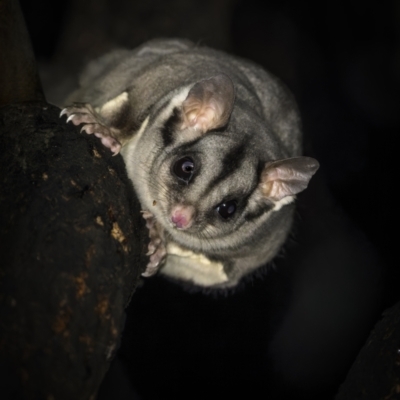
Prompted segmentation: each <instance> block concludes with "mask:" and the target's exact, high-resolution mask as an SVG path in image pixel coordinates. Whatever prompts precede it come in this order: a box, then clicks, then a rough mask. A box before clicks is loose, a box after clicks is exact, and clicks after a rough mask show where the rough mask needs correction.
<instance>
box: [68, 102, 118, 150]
mask: <svg viewBox="0 0 400 400" xmlns="http://www.w3.org/2000/svg"><path fill="white" fill-rule="evenodd" d="M63 115H66V116H67V122H72V123H73V124H74V125H80V124H84V125H83V126H82V129H81V132H82V131H85V132H86V133H88V134H94V135H95V136H96V137H98V138H100V140H101V143H102V144H103V145H104V146H105V147H107V148H109V149H110V150H111V151H112V152H113V153H114V155H116V154H118V153H119V151H120V150H121V143H120V142H119V141H118V140H117V139H116V138H115V137H114V134H113V132H112V130H111V128H108V127H107V126H105V125H104V124H103V123H102V121H101V117H100V116H99V115H98V114H97V113H96V111H95V110H94V109H93V107H92V106H91V105H90V104H88V103H74V104H73V105H72V106H70V107H66V108H64V109H63V110H62V111H61V113H60V117H62V116H63Z"/></svg>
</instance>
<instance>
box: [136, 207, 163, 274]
mask: <svg viewBox="0 0 400 400" xmlns="http://www.w3.org/2000/svg"><path fill="white" fill-rule="evenodd" d="M142 215H143V218H144V219H145V220H146V227H147V228H148V230H149V237H150V243H149V245H148V252H147V254H146V255H148V256H150V260H149V263H148V264H147V266H146V271H145V272H143V273H142V276H145V277H148V276H152V275H154V274H155V273H156V272H157V271H158V270H159V268H160V266H161V265H162V263H163V262H164V260H165V257H166V255H167V250H166V248H165V243H164V238H163V229H162V228H161V227H160V225H159V224H157V222H156V219H155V218H154V215H153V214H151V213H150V212H148V211H142Z"/></svg>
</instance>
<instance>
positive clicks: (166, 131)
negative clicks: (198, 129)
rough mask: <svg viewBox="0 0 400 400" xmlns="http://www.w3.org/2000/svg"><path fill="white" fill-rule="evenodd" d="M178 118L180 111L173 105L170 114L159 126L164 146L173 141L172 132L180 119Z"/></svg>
mask: <svg viewBox="0 0 400 400" xmlns="http://www.w3.org/2000/svg"><path fill="white" fill-rule="evenodd" d="M180 118H181V117H180V111H179V109H178V108H177V107H175V108H174V110H173V111H172V114H171V116H170V117H169V118H168V119H167V120H166V121H165V123H164V125H163V127H162V128H161V135H162V138H163V142H164V147H167V146H169V145H171V144H172V143H173V142H174V132H175V130H176V127H177V125H178V123H179V121H180Z"/></svg>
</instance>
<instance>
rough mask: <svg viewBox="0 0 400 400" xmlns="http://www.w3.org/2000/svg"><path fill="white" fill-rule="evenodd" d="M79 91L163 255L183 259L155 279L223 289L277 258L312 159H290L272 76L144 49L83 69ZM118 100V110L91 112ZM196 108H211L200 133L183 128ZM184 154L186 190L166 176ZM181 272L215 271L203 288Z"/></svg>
mask: <svg viewBox="0 0 400 400" xmlns="http://www.w3.org/2000/svg"><path fill="white" fill-rule="evenodd" d="M212 82H216V83H212ZM81 85H82V87H81V88H80V89H78V90H77V91H76V92H75V93H73V94H72V95H71V96H70V97H69V99H68V102H77V101H79V102H81V103H90V104H91V106H93V108H94V109H95V110H96V112H97V113H98V115H97V116H96V118H97V119H96V121H102V124H104V125H106V126H110V127H114V128H115V129H114V128H113V129H112V130H111V129H110V132H112V133H111V134H110V135H111V136H113V137H114V138H115V139H116V140H117V141H119V142H120V143H122V145H123V147H122V150H121V154H122V156H123V157H124V160H125V163H126V166H127V171H128V175H129V177H130V178H131V180H132V182H133V185H134V187H135V190H136V192H137V194H138V196H139V199H140V201H141V204H142V207H143V209H144V210H146V211H148V212H149V213H151V214H153V215H154V221H155V222H154V224H155V225H156V226H157V229H156V230H157V232H158V233H159V236H160V238H162V239H163V243H164V244H165V246H166V247H167V251H168V245H169V244H171V243H172V244H173V245H174V246H175V245H177V246H178V247H179V248H180V249H182V250H183V252H184V251H186V250H188V251H191V252H192V253H193V255H192V256H189V257H186V258H185V256H183V253H182V254H181V253H179V252H178V253H179V254H176V253H175V254H172V253H173V250H171V251H170V256H167V259H166V262H165V264H164V265H163V266H162V267H161V270H160V271H161V273H163V272H164V273H166V274H167V275H170V276H173V277H174V278H177V279H181V280H188V281H190V282H192V283H194V284H195V285H199V286H203V287H211V288H225V287H232V286H235V285H236V284H237V283H238V282H239V280H240V279H241V278H242V277H243V276H244V275H245V274H247V273H249V272H250V271H252V270H254V269H256V268H258V267H260V266H262V265H265V264H266V263H268V262H269V261H270V260H271V259H272V258H273V257H274V256H275V255H276V253H277V252H278V251H279V249H280V247H281V246H282V244H283V243H284V241H285V240H286V238H287V235H288V232H289V230H290V227H291V223H292V218H293V210H294V203H293V202H292V201H293V200H294V195H295V194H296V193H298V192H299V191H301V190H303V189H304V188H305V187H306V186H307V184H308V181H309V179H310V178H311V176H312V175H313V173H315V171H316V170H317V168H318V163H317V161H316V160H314V159H311V158H308V157H300V156H301V129H300V119H299V114H298V111H297V107H296V104H295V102H294V100H293V98H292V96H291V94H290V93H289V92H288V90H287V89H286V88H285V87H284V86H283V85H282V84H281V83H280V82H279V80H278V79H277V78H276V77H274V76H272V75H271V74H269V73H268V72H266V71H264V70H263V69H262V68H260V67H259V66H257V65H255V64H253V63H251V62H249V61H246V60H243V59H239V58H236V57H232V56H230V55H227V54H225V53H222V52H219V51H216V50H213V49H210V48H207V47H199V46H195V45H194V44H193V43H191V42H188V41H183V40H155V41H151V42H148V43H145V44H144V45H142V46H141V47H139V48H137V49H135V50H132V51H128V50H117V51H115V52H113V53H110V54H108V55H106V56H104V57H102V58H100V59H99V60H96V61H94V62H92V63H91V64H89V66H88V67H87V69H86V71H85V72H84V74H83V76H82V78H81ZM195 85H197V86H195ZM230 85H233V86H232V87H231V86H230ZM232 90H233V91H234V102H233V97H232V95H231V93H233V92H232ZM123 92H127V101H126V102H125V103H124V104H123V105H122V106H120V104H119V103H118V106H116V107H114V108H111V112H110V110H108V111H107V112H106V111H105V108H104V109H103V110H102V107H103V106H104V104H106V103H107V102H109V101H110V100H112V99H115V98H117V97H118V96H119V95H120V94H121V93H123ZM191 97H193V98H194V102H193V104H194V105H193V104H192V103H191V101H190V100H191ZM209 97H210V98H211V100H208V99H209ZM185 98H186V100H185ZM197 100H198V103H200V104H201V105H204V104H205V105H206V106H208V104H209V103H207V102H208V101H210V105H211V106H213V105H215V104H216V105H217V107H216V109H217V110H219V109H221V112H220V114H218V113H215V114H212V115H214V116H215V118H214V119H212V118H210V119H208V114H207V110H209V108H207V107H204V110H206V111H205V114H204V115H205V117H204V121H205V122H204V126H203V125H201V124H200V123H199V124H197V122H192V121H191V119H190V118H191V114H190V110H191V109H192V108H193V107H194V108H195V109H196V105H197V103H196V101H197ZM172 103H174V104H175V106H174V107H172V106H171V104H172ZM110 104H112V103H110ZM211 108H212V107H211ZM174 113H175V114H174ZM199 115H200V114H199ZM196 117H197V114H196ZM195 121H197V119H196V120H195ZM138 132H140V133H139V134H138ZM185 156H189V157H190V159H191V160H192V161H193V160H194V165H195V172H194V175H193V177H192V178H190V181H188V182H185V181H182V179H177V176H175V175H174V172H172V171H173V168H174V166H175V165H176V163H177V162H178V161H177V160H180V159H182V157H185ZM276 161H279V162H276ZM179 165H180V164H179ZM282 181H283V182H284V184H281V182H282ZM230 200H232V201H235V204H236V206H237V211H236V213H235V214H234V216H233V217H232V218H231V217H230V218H228V219H227V220H224V218H221V216H220V214H218V212H217V211H216V210H217V209H218V206H219V205H220V204H221V203H224V202H225V203H227V202H229V201H230ZM180 205H182V207H184V208H185V211H184V212H183V215H184V216H186V217H187V218H189V219H190V224H189V225H190V226H189V225H188V227H184V229H177V227H176V226H174V225H173V224H171V215H170V214H171V209H172V210H174V209H175V208H176V207H178V208H179V206H180ZM174 207H175V208H174ZM193 210H194V216H193V217H192V211H193ZM185 213H186V214H185ZM181 214H182V213H181ZM181 214H180V211H178V215H179V216H181ZM153 232H154V231H153ZM185 254H186V253H185ZM199 254H201V255H203V256H205V259H207V260H209V261H210V265H211V267H208V265H209V264H208V262H207V261H206V262H203V261H204V260H203V261H198V258H197V255H199ZM189 264H190V265H192V267H190V265H189ZM221 265H222V272H221V271H219V270H218V268H220V266H221ZM185 268H187V269H185ZM192 269H193V271H195V270H196V269H198V270H201V271H206V272H205V275H207V274H208V273H209V274H210V276H211V275H212V274H213V273H214V272H213V271H217V270H218V271H219V272H215V279H214V278H212V277H210V279H208V278H207V276H205V277H204V279H203V277H201V278H198V277H197V275H196V274H197V272H191V271H192ZM201 271H200V275H201V274H202V272H201ZM207 271H210V272H207ZM200 275H199V276H200Z"/></svg>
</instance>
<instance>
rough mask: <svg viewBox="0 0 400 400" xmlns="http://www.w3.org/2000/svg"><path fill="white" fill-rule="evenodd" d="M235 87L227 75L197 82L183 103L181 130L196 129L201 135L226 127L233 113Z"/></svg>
mask: <svg viewBox="0 0 400 400" xmlns="http://www.w3.org/2000/svg"><path fill="white" fill-rule="evenodd" d="M233 102H234V87H233V83H232V81H231V80H230V79H229V78H228V77H227V76H226V75H217V76H214V77H212V78H210V79H204V80H202V81H200V82H197V83H196V84H195V85H194V86H193V87H192V89H190V91H189V94H188V96H187V98H186V100H185V101H184V102H183V103H182V114H183V121H182V125H181V129H186V128H189V127H191V128H194V129H195V130H197V131H200V132H201V133H206V132H208V131H210V130H212V129H217V128H220V127H222V126H224V125H225V124H226V123H227V122H228V119H229V116H230V114H231V112H232V108H233Z"/></svg>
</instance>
